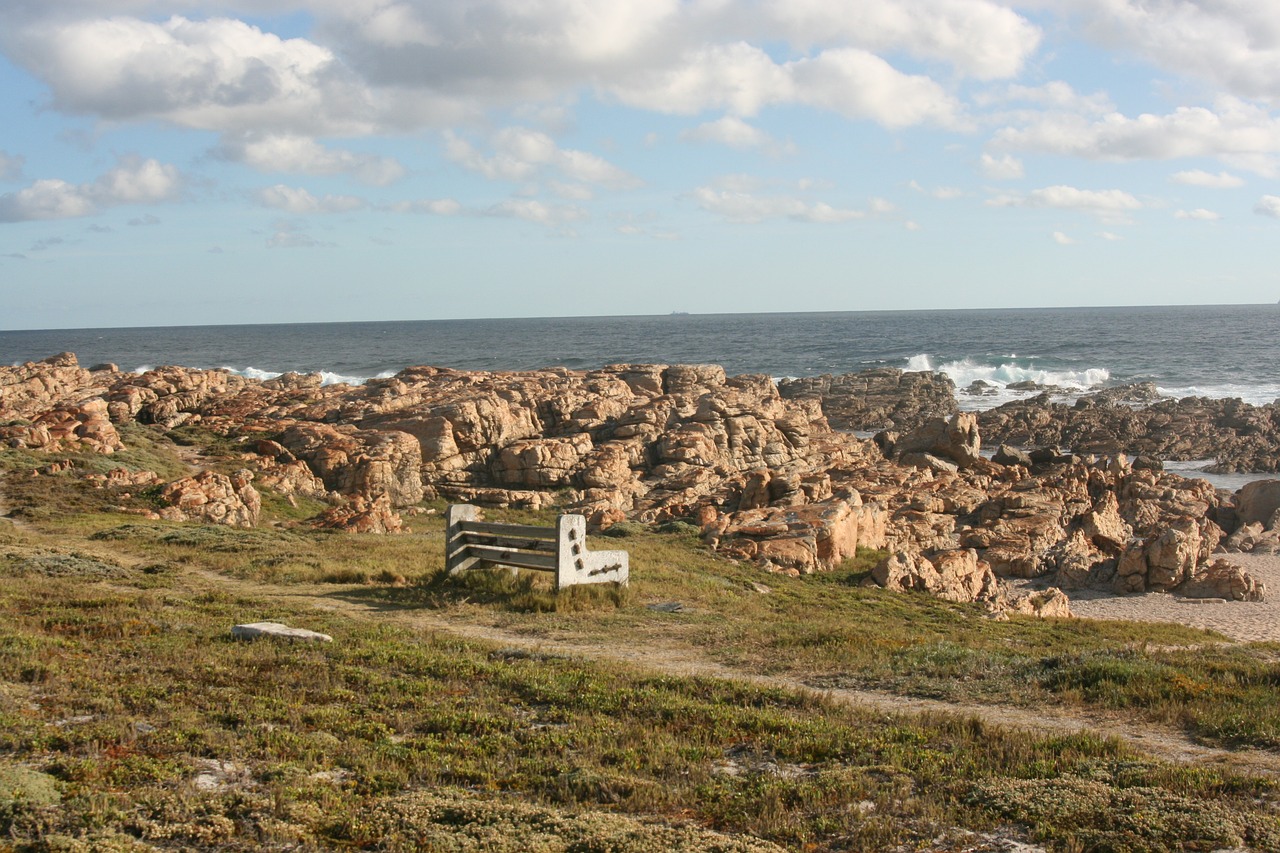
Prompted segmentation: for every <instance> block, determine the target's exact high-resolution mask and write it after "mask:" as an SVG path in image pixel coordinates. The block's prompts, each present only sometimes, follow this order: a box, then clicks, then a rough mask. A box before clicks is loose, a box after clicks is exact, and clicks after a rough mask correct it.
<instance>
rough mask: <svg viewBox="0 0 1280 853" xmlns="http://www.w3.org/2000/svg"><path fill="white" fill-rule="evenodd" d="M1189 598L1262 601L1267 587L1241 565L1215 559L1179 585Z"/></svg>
mask: <svg viewBox="0 0 1280 853" xmlns="http://www.w3.org/2000/svg"><path fill="white" fill-rule="evenodd" d="M1177 592H1178V594H1179V595H1182V596H1186V597H1187V598H1225V599H1226V600H1227V601H1261V600H1262V599H1263V597H1264V596H1265V595H1266V592H1267V589H1266V586H1265V585H1264V584H1261V583H1259V582H1258V581H1257V580H1256V579H1255V578H1254V577H1253V576H1252V575H1250V574H1249V573H1248V572H1246V571H1245V570H1244V569H1243V568H1241V567H1240V566H1237V565H1234V564H1232V563H1229V562H1227V561H1226V560H1214V561H1213V562H1212V563H1209V564H1208V565H1205V566H1201V567H1199V568H1197V569H1196V570H1195V572H1194V573H1193V574H1192V575H1191V579H1190V580H1188V581H1187V582H1186V583H1184V584H1182V585H1181V586H1180V587H1178V589H1177Z"/></svg>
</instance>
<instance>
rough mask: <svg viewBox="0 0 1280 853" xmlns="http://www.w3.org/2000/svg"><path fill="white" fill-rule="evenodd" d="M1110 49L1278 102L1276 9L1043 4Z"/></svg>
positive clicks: (1181, 3) (1088, 0)
mask: <svg viewBox="0 0 1280 853" xmlns="http://www.w3.org/2000/svg"><path fill="white" fill-rule="evenodd" d="M1045 5H1049V6H1053V7H1056V8H1057V9H1058V10H1059V11H1060V12H1061V13H1062V14H1063V15H1064V16H1066V17H1068V18H1073V19H1074V20H1075V21H1077V22H1078V23H1079V24H1080V27H1081V31H1082V32H1083V33H1085V34H1086V35H1087V36H1089V37H1091V38H1092V39H1094V40H1095V41H1097V42H1098V43H1100V44H1102V45H1104V46H1105V47H1107V48H1110V49H1114V50H1117V51H1121V52H1125V53H1131V54H1137V55H1138V56H1141V57H1142V58H1144V59H1146V60H1148V61H1150V62H1152V63H1154V64H1156V65H1158V66H1160V67H1161V68H1164V69H1166V70H1168V71H1171V72H1173V73H1176V74H1180V75H1186V74H1191V75H1195V76H1198V77H1200V78H1202V79H1204V80H1207V81H1209V82H1211V83H1213V84H1215V85H1217V86H1220V87H1223V88H1225V89H1226V90H1228V91H1230V92H1233V93H1235V94H1237V95H1240V96H1242V97H1248V98H1264V99H1270V100H1277V99H1280V6H1277V5H1276V4H1275V3H1270V2H1219V1H1218V0H1047V2H1046V3H1045Z"/></svg>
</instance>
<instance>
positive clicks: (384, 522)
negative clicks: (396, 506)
mask: <svg viewBox="0 0 1280 853" xmlns="http://www.w3.org/2000/svg"><path fill="white" fill-rule="evenodd" d="M316 527H319V528H324V529H329V530H345V531H347V532H348V533H382V534H386V533H406V532H407V531H406V530H405V526H404V520H403V519H402V518H400V516H399V515H397V514H396V512H395V510H393V509H392V508H391V499H390V498H389V497H388V496H387V495H385V494H382V495H377V496H375V497H373V498H366V497H364V496H363V495H353V496H352V497H351V498H349V499H348V500H347V502H346V503H344V504H341V505H340V506H336V507H332V508H330V509H327V510H325V511H324V512H323V513H322V514H321V515H320V518H319V519H318V520H317V521H316Z"/></svg>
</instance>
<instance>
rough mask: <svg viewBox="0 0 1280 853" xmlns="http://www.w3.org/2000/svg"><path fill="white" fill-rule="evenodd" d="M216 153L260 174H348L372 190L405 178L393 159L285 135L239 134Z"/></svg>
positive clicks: (401, 167)
mask: <svg viewBox="0 0 1280 853" xmlns="http://www.w3.org/2000/svg"><path fill="white" fill-rule="evenodd" d="M217 153H218V154H219V155H220V156H222V157H224V158H226V159H229V160H236V161H239V162H241V163H244V164H245V165H248V166H251V167H253V168H254V169H257V170H258V171H260V172H268V173H269V172H287V173H292V174H304V175H338V174H350V175H352V176H353V177H355V178H356V179H357V180H359V181H362V182H363V183H366V184H372V185H373V186H387V185H388V184H392V183H395V182H396V181H398V180H400V178H402V177H404V174H405V168H404V166H403V165H401V164H400V162H399V161H397V160H395V159H394V158H391V157H379V156H376V155H373V154H359V153H356V152H354V151H346V150H343V149H340V148H326V147H325V146H323V145H321V144H320V143H318V142H316V141H315V140H314V139H309V138H307V137H303V136H293V135H289V134H275V133H272V134H243V135H240V136H237V137H234V138H230V139H226V140H224V141H223V142H222V144H221V145H219V146H218V149H217Z"/></svg>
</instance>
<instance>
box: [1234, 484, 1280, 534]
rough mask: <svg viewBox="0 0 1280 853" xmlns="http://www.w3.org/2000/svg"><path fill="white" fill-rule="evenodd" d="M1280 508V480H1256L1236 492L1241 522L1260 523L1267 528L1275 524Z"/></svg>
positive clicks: (1237, 514)
mask: <svg viewBox="0 0 1280 853" xmlns="http://www.w3.org/2000/svg"><path fill="white" fill-rule="evenodd" d="M1278 509H1280V480H1256V481H1254V482H1252V483H1246V484H1245V485H1244V487H1243V488H1241V489H1240V491H1238V492H1236V517H1237V518H1238V519H1239V521H1240V523H1241V524H1253V523H1260V524H1262V526H1263V527H1264V528H1266V529H1268V530H1269V529H1271V528H1272V527H1274V526H1275V523H1274V520H1275V516H1276V510H1278Z"/></svg>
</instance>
